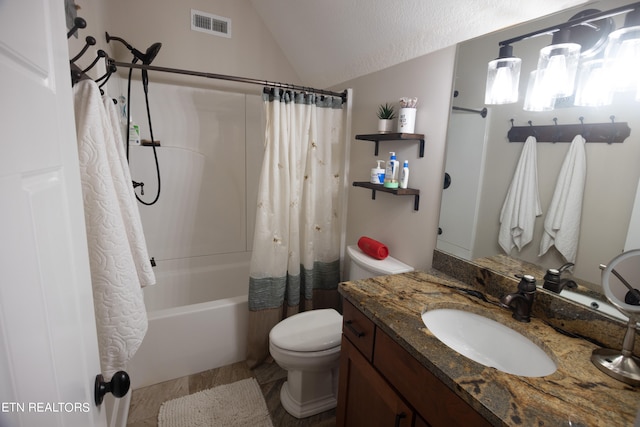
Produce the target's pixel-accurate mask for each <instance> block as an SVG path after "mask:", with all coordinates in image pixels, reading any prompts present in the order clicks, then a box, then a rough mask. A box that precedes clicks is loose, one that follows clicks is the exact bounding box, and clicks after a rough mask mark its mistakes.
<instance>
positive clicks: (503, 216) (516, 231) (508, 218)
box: [498, 136, 542, 254]
mask: <svg viewBox="0 0 640 427" xmlns="http://www.w3.org/2000/svg"><path fill="white" fill-rule="evenodd" d="M540 215H542V209H541V207H540V195H539V194H538V160H537V141H536V138H535V137H533V136H530V137H528V138H527V140H526V142H525V143H524V147H522V153H521V154H520V160H518V165H517V166H516V171H515V173H514V174H513V179H512V180H511V185H510V186H509V190H508V191H507V197H506V198H505V200H504V204H503V205H502V210H501V211H500V231H499V234H498V243H500V246H501V247H502V249H503V250H504V251H505V252H506V253H507V254H508V253H510V252H511V249H513V247H514V246H515V247H517V248H518V251H520V250H522V248H523V247H524V246H525V245H527V244H528V243H529V242H531V240H532V239H533V228H534V226H535V220H536V217H537V216H540Z"/></svg>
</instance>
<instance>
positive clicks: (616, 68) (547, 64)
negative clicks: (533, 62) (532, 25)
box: [485, 2, 640, 111]
mask: <svg viewBox="0 0 640 427" xmlns="http://www.w3.org/2000/svg"><path fill="white" fill-rule="evenodd" d="M625 13H626V14H627V16H626V19H625V26H624V28H622V29H620V30H618V31H614V32H611V31H612V30H613V20H612V19H611V17H613V16H617V15H621V14H625ZM610 33H611V34H610ZM541 35H552V36H553V37H552V41H551V44H550V45H549V46H546V47H544V48H542V49H541V51H540V55H539V59H538V67H537V70H536V72H534V73H531V79H534V80H533V81H530V82H529V83H528V87H527V92H528V93H527V96H526V98H525V99H526V101H525V106H524V108H525V110H528V111H546V110H549V109H553V106H554V104H555V101H556V99H560V98H565V101H566V98H569V99H570V97H571V96H572V95H574V93H575V89H576V87H577V86H579V88H578V91H579V96H578V94H576V96H577V98H578V102H579V104H575V105H607V103H610V95H609V94H608V92H607V91H606V88H608V87H610V83H611V82H612V79H614V77H611V76H612V73H614V72H618V73H622V72H623V71H624V74H625V75H628V76H632V79H633V80H623V79H622V78H615V79H619V81H626V82H627V83H625V86H624V87H625V90H637V95H636V96H637V98H640V82H639V80H640V77H639V76H640V2H636V3H632V4H629V5H626V6H622V7H618V8H615V9H611V10H608V11H604V12H601V11H598V10H595V9H589V10H585V11H582V12H580V13H578V14H576V15H574V16H572V17H571V19H570V20H569V21H567V22H565V23H562V24H559V25H555V26H551V27H547V28H543V29H541V30H537V31H533V32H530V33H527V34H524V35H521V36H518V37H514V38H511V39H509V40H504V41H501V42H500V43H499V44H498V45H499V46H500V55H499V57H498V59H496V60H494V61H491V62H490V63H489V67H488V72H487V86H486V91H485V103H486V104H510V103H514V102H517V101H518V94H517V85H516V87H515V89H512V90H511V91H506V88H507V87H509V85H513V82H514V81H518V80H519V69H520V64H521V60H520V59H519V58H514V57H513V55H512V51H513V48H512V45H513V44H514V43H517V42H519V41H522V40H526V39H530V38H533V37H538V36H541ZM605 48H606V56H605V60H604V62H593V63H589V64H588V62H591V61H593V60H595V59H599V58H600V57H601V56H602V52H603V51H604V50H605ZM625 54H629V55H628V56H627V55H625ZM621 57H623V58H628V59H619V58H621ZM513 60H518V65H517V67H516V66H515V65H513V66H512V65H511V64H510V62H508V61H513ZM581 61H582V62H583V64H580V62H581ZM514 62H515V61H514ZM579 67H580V69H581V73H580V78H579V80H578V85H576V75H577V71H578V69H579ZM502 69H504V70H502ZM621 70H623V71H621ZM591 73H593V74H594V75H593V76H592V75H591ZM603 81H604V82H606V83H607V84H605V85H602V84H600V85H599V86H594V84H598V83H597V82H603ZM596 89H597V90H596ZM532 91H533V92H532Z"/></svg>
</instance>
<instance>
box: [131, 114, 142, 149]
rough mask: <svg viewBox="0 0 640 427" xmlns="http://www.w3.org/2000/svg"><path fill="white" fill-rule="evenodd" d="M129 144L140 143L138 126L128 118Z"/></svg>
mask: <svg viewBox="0 0 640 427" xmlns="http://www.w3.org/2000/svg"><path fill="white" fill-rule="evenodd" d="M129 145H140V127H139V126H138V125H137V124H136V122H134V121H133V120H132V119H129Z"/></svg>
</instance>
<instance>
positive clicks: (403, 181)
mask: <svg viewBox="0 0 640 427" xmlns="http://www.w3.org/2000/svg"><path fill="white" fill-rule="evenodd" d="M408 186H409V161H408V160H405V161H404V165H402V173H401V174H400V188H407V187H408Z"/></svg>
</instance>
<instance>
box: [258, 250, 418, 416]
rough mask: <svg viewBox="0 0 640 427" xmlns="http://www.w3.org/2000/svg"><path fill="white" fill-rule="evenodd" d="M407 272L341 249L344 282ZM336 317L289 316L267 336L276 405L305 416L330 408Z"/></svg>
mask: <svg viewBox="0 0 640 427" xmlns="http://www.w3.org/2000/svg"><path fill="white" fill-rule="evenodd" d="M407 271H413V268H412V267H411V266H408V265H406V264H404V263H402V262H400V261H398V260H397V259H395V258H392V257H387V258H385V259H384V260H377V259H374V258H371V257H370V256H368V255H366V254H365V253H364V252H362V251H361V250H360V248H358V247H357V246H348V247H347V256H346V260H345V280H357V279H366V278H369V277H375V276H381V275H386V274H397V273H404V272H407ZM341 338H342V316H341V315H340V313H338V312H337V311H335V310H334V309H322V310H311V311H305V312H302V313H298V314H295V315H293V316H291V317H288V318H286V319H284V320H283V321H281V322H280V323H278V324H277V325H276V326H274V327H273V328H272V329H271V332H270V333H269V353H271V357H273V360H275V361H276V363H277V364H278V365H279V366H280V367H281V368H282V369H285V370H286V371H287V381H286V382H285V383H284V384H283V385H282V388H281V389H280V403H282V407H283V408H284V409H285V410H286V411H287V412H288V413H289V414H291V415H293V416H294V417H296V418H306V417H310V416H312V415H315V414H319V413H320V412H324V411H328V410H329V409H333V408H335V407H336V403H337V400H336V397H337V391H338V365H339V361H340V340H341Z"/></svg>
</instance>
